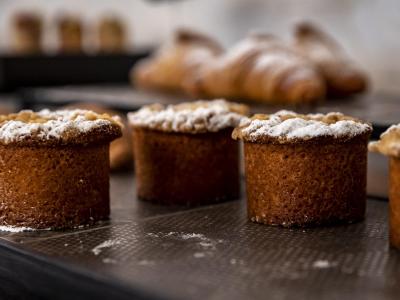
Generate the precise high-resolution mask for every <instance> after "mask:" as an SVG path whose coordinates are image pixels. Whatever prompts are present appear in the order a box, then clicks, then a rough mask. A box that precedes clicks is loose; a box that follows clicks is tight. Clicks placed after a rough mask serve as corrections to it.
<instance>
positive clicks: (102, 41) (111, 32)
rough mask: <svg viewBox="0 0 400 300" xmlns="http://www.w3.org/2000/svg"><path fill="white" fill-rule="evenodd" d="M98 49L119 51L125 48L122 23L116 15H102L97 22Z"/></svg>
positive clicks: (112, 51) (101, 50) (107, 51)
mask: <svg viewBox="0 0 400 300" xmlns="http://www.w3.org/2000/svg"><path fill="white" fill-rule="evenodd" d="M98 39H99V51H100V52H104V53H121V52H124V51H125V48H126V32H125V25H124V23H123V22H122V21H121V20H120V19H119V18H117V17H104V18H102V19H101V20H100V22H99V24H98Z"/></svg>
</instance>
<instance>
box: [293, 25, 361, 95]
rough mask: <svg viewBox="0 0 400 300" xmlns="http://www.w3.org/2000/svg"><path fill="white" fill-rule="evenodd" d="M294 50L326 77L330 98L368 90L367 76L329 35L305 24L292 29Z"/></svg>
mask: <svg viewBox="0 0 400 300" xmlns="http://www.w3.org/2000/svg"><path fill="white" fill-rule="evenodd" d="M294 39H295V40H294V47H295V48H296V49H297V50H298V51H300V52H301V53H302V54H303V55H305V56H306V57H308V58H309V59H310V60H311V61H312V62H314V63H315V64H316V65H317V66H318V67H319V69H320V71H321V73H322V74H323V76H324V77H325V80H326V84H327V91H328V93H329V94H330V95H335V96H349V95H351V94H355V93H360V92H363V91H365V90H366V89H367V85H368V83H367V81H368V80H367V76H366V74H365V73H364V72H363V71H361V70H360V69H359V68H358V67H357V66H356V65H355V64H354V62H352V61H351V60H350V59H349V58H348V57H347V55H346V54H345V53H344V51H343V50H342V48H341V47H340V46H339V45H338V44H337V42H336V41H335V40H334V39H333V38H331V37H330V36H329V35H328V34H326V33H325V32H323V31H322V30H320V29H319V28H317V27H316V26H315V25H313V24H310V23H308V22H303V23H300V24H298V25H297V26H296V27H295V33H294Z"/></svg>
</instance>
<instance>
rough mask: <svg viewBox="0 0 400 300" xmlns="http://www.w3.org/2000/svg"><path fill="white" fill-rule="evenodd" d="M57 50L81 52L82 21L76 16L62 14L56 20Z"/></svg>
mask: <svg viewBox="0 0 400 300" xmlns="http://www.w3.org/2000/svg"><path fill="white" fill-rule="evenodd" d="M57 31H58V40H59V51H60V52H63V53H79V52H82V36H83V28H82V22H81V20H80V19H79V17H77V16H68V15H64V16H62V17H60V18H59V19H58V22H57Z"/></svg>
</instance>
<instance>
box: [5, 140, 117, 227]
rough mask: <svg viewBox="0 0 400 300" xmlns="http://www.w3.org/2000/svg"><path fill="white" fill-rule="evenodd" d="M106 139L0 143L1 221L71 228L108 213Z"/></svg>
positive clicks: (13, 224) (89, 222) (7, 224)
mask: <svg viewBox="0 0 400 300" xmlns="http://www.w3.org/2000/svg"><path fill="white" fill-rule="evenodd" d="M108 155H109V153H108V143H106V144H101V145H87V146H57V147H48V146H40V147H36V146H20V145H18V146H15V145H6V146H5V145H0V158H1V159H0V214H1V218H0V225H2V226H17V227H29V228H35V229H45V228H58V229H59V228H73V227H77V226H80V225H87V224H93V223H94V222H96V221H98V220H103V219H106V218H108V215H109V162H108Z"/></svg>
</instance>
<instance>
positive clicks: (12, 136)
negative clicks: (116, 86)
mask: <svg viewBox="0 0 400 300" xmlns="http://www.w3.org/2000/svg"><path fill="white" fill-rule="evenodd" d="M10 116H11V117H10ZM10 116H2V118H0V140H1V141H2V142H3V143H5V144H8V143H12V142H18V141H22V140H25V139H29V138H32V137H35V138H37V139H39V140H52V139H56V140H57V139H62V138H63V137H65V135H68V134H70V133H74V134H80V133H86V132H89V131H91V130H93V129H95V128H99V127H104V126H111V125H113V124H118V125H119V124H120V123H119V119H118V117H112V118H111V117H108V116H107V117H106V116H105V115H99V114H96V113H94V112H91V111H86V110H79V109H77V110H58V111H54V112H51V111H49V110H48V109H45V110H42V111H39V112H36V113H35V112H33V111H30V110H25V111H21V112H20V113H18V114H13V115H10Z"/></svg>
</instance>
